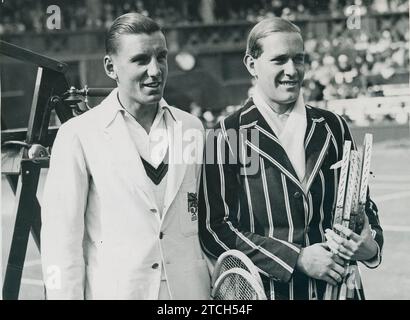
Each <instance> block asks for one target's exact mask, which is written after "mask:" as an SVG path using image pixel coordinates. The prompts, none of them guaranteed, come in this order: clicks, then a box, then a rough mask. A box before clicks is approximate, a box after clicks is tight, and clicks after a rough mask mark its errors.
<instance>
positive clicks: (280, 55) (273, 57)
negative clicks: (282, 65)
mask: <svg viewBox="0 0 410 320" xmlns="http://www.w3.org/2000/svg"><path fill="white" fill-rule="evenodd" d="M287 58H289V55H287V54H279V55H275V56H272V57H271V60H281V59H287Z"/></svg>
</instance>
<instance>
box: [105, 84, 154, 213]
mask: <svg viewBox="0 0 410 320" xmlns="http://www.w3.org/2000/svg"><path fill="white" fill-rule="evenodd" d="M114 91H116V90H114ZM113 93H114V92H113ZM113 93H111V94H110V96H109V97H108V98H107V100H106V102H107V103H106V104H105V106H104V107H105V108H107V110H106V112H105V113H104V116H103V135H104V138H105V140H106V142H107V146H108V150H109V157H110V159H111V164H112V166H114V169H115V170H117V171H118V177H119V178H120V179H122V180H123V182H124V187H128V188H130V189H131V190H133V191H136V192H137V194H138V195H139V196H140V198H141V199H142V200H143V204H144V205H145V206H147V207H148V208H149V209H152V208H156V204H155V198H154V195H153V192H152V189H151V187H150V184H149V181H148V178H147V176H146V173H145V169H144V166H143V164H142V161H141V157H140V154H139V153H138V151H137V149H136V147H135V145H134V143H133V141H132V139H131V136H130V134H129V132H128V129H127V126H126V123H125V121H124V118H123V116H122V115H121V114H119V112H118V111H117V110H116V109H115V104H116V103H118V102H117V100H116V93H115V99H114V97H112V95H113Z"/></svg>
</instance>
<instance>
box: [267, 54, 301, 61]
mask: <svg viewBox="0 0 410 320" xmlns="http://www.w3.org/2000/svg"><path fill="white" fill-rule="evenodd" d="M304 56H305V53H303V52H301V53H297V54H295V55H294V57H304ZM289 57H290V55H288V54H279V55H276V56H272V57H271V60H281V59H288V58H289Z"/></svg>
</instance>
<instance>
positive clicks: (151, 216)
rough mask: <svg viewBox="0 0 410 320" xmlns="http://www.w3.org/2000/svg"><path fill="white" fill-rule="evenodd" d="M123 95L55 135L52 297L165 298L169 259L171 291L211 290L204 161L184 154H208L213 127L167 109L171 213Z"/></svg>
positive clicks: (47, 247)
mask: <svg viewBox="0 0 410 320" xmlns="http://www.w3.org/2000/svg"><path fill="white" fill-rule="evenodd" d="M116 94H117V90H116V89H115V90H114V91H113V92H111V94H110V95H109V96H108V97H107V98H106V99H105V100H104V101H103V102H102V103H101V104H100V105H99V106H97V107H95V108H93V109H92V110H90V111H88V112H86V113H85V114H83V115H81V116H79V117H76V118H73V119H71V120H69V121H68V122H66V123H64V124H63V125H62V126H61V127H60V129H59V131H58V134H57V137H56V140H55V142H54V145H53V148H52V155H51V160H50V168H49V171H48V175H47V180H46V184H45V189H44V196H43V201H42V213H41V215H42V230H41V259H42V266H43V275H44V281H45V284H46V288H47V298H48V299H84V298H85V299H157V298H158V293H159V287H160V280H161V268H162V266H164V268H165V270H164V272H165V274H166V277H167V280H168V285H169V288H170V295H171V298H173V299H208V298H209V294H210V277H209V271H208V268H207V264H206V261H205V260H204V256H203V254H202V251H201V248H200V244H199V240H198V224H197V222H198V221H197V214H196V212H197V201H196V202H195V200H196V199H197V192H198V188H199V176H200V163H198V162H196V163H193V164H187V163H179V162H181V161H180V160H181V159H180V158H181V157H180V153H181V152H183V153H184V154H185V155H187V154H191V155H192V154H194V153H195V152H196V153H197V155H199V158H200V159H202V152H203V133H204V132H203V131H204V130H203V126H202V124H201V122H200V121H199V120H198V119H197V118H195V117H194V116H192V115H190V114H188V113H186V112H184V111H181V110H179V109H176V108H173V107H169V108H170V111H171V112H165V121H166V125H167V130H168V137H169V155H170V164H169V169H168V178H167V188H166V194H165V202H164V208H163V215H162V219H161V217H160V214H159V208H157V205H156V203H155V198H154V195H153V193H152V191H150V190H151V189H150V187H149V182H148V179H149V178H148V177H147V176H146V173H145V170H144V167H143V165H142V162H141V159H140V156H139V154H138V152H137V150H136V148H135V145H134V144H133V143H132V140H131V138H130V136H129V133H128V130H127V128H126V124H125V122H124V119H123V116H122V114H121V113H119V112H118V111H117V107H118V105H117V104H118V100H117V98H116ZM194 135H196V137H197V139H196V140H195V141H196V142H195V143H193V141H194V140H193V139H192V136H194ZM189 148H191V149H192V150H191V151H192V152H190V150H189ZM185 160H186V159H185ZM185 162H186V161H185ZM160 233H162V235H163V237H162V239H160Z"/></svg>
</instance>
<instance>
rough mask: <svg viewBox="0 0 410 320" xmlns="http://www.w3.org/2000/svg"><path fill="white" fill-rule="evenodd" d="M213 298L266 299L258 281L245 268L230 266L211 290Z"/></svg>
mask: <svg viewBox="0 0 410 320" xmlns="http://www.w3.org/2000/svg"><path fill="white" fill-rule="evenodd" d="M211 298H212V299H213V300H267V298H266V294H265V291H264V289H263V287H262V286H261V285H260V284H259V282H258V281H257V280H256V279H255V278H254V277H253V276H252V275H251V274H250V273H249V272H248V271H246V270H244V269H241V268H232V269H229V270H227V271H225V272H223V273H222V274H221V275H220V276H219V277H218V279H217V280H216V282H215V285H214V287H213V289H212V292H211Z"/></svg>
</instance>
